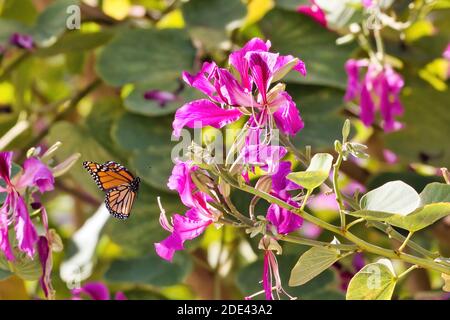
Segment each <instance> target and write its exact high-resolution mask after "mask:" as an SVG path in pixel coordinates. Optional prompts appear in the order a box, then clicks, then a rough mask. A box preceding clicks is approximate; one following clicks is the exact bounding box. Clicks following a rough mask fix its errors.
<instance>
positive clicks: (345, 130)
mask: <svg viewBox="0 0 450 320" xmlns="http://www.w3.org/2000/svg"><path fill="white" fill-rule="evenodd" d="M350 128H351V124H350V120H349V119H347V120H345V122H344V126H343V127H342V141H343V142H344V143H345V142H346V141H347V139H348V136H349V134H350Z"/></svg>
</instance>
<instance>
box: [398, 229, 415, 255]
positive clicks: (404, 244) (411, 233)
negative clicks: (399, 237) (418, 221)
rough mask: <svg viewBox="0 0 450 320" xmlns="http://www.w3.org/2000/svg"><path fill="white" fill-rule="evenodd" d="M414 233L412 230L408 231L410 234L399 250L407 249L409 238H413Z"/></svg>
mask: <svg viewBox="0 0 450 320" xmlns="http://www.w3.org/2000/svg"><path fill="white" fill-rule="evenodd" d="M413 234H414V232H413V231H410V232H409V233H408V235H407V236H406V238H405V240H404V241H403V243H402V245H401V246H400V248H398V251H399V252H402V251H403V249H405V246H406V245H407V244H408V241H409V239H411V237H412V235H413Z"/></svg>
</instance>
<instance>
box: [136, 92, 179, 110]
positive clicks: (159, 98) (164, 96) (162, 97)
mask: <svg viewBox="0 0 450 320" xmlns="http://www.w3.org/2000/svg"><path fill="white" fill-rule="evenodd" d="M144 99H145V100H151V101H156V102H157V103H158V104H159V106H160V107H161V108H163V107H165V106H166V105H167V104H168V103H169V102H173V101H176V100H177V95H176V94H174V93H172V92H169V91H162V90H150V91H147V92H145V93H144Z"/></svg>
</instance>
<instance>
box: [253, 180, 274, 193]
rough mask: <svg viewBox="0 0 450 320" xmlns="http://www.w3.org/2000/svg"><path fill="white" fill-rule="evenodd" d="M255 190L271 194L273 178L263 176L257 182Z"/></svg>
mask: <svg viewBox="0 0 450 320" xmlns="http://www.w3.org/2000/svg"><path fill="white" fill-rule="evenodd" d="M255 188H256V189H257V190H259V191H262V192H265V193H269V192H270V190H271V189H272V178H271V177H270V176H262V177H261V178H259V179H258V182H256V185H255Z"/></svg>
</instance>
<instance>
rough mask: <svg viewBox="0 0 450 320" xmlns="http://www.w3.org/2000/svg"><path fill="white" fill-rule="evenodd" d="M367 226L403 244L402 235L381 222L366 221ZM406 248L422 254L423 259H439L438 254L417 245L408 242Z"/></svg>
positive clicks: (403, 238)
mask: <svg viewBox="0 0 450 320" xmlns="http://www.w3.org/2000/svg"><path fill="white" fill-rule="evenodd" d="M368 225H369V226H373V227H375V228H376V229H378V230H380V231H382V232H384V233H386V234H387V235H388V236H389V237H390V238H392V239H395V240H397V241H400V242H404V241H405V239H406V237H404V236H403V235H402V234H400V233H399V232H397V231H396V230H395V229H394V228H392V227H391V226H390V225H388V224H385V223H383V222H379V221H370V222H369V221H368ZM406 246H408V247H409V248H411V249H413V250H415V251H416V252H418V253H420V254H422V255H423V256H424V257H428V258H431V259H436V258H437V257H439V254H438V253H433V252H430V251H428V250H426V249H424V248H422V247H421V246H420V245H418V244H417V243H415V242H413V241H411V240H409V241H408V242H407V244H406Z"/></svg>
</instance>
